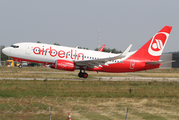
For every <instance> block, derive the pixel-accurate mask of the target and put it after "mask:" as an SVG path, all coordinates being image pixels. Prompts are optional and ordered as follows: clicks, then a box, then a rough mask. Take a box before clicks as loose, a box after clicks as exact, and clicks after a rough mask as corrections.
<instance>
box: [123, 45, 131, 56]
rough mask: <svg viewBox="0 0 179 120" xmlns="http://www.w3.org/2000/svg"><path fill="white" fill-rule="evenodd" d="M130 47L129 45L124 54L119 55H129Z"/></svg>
mask: <svg viewBox="0 0 179 120" xmlns="http://www.w3.org/2000/svg"><path fill="white" fill-rule="evenodd" d="M131 47H132V44H130V45H129V46H128V47H127V49H126V50H124V52H123V53H122V54H121V57H125V56H126V55H127V54H128V53H129V51H130V49H131Z"/></svg>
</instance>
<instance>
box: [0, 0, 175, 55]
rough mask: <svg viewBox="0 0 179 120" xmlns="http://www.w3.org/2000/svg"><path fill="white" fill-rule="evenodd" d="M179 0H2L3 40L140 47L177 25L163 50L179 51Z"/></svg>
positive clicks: (3, 42)
mask: <svg viewBox="0 0 179 120" xmlns="http://www.w3.org/2000/svg"><path fill="white" fill-rule="evenodd" d="M178 5H179V1H178V0H172V1H169V0H150V1H149V0H148V1H147V0H123V1H122V0H11V1H10V0H8V1H7V0H6V1H5V0H4V1H3V0H1V1H0V42H1V43H0V44H1V45H5V46H10V45H11V44H13V43H18V42H37V41H40V42H43V43H49V44H53V43H59V44H61V45H64V46H70V47H76V46H81V47H87V48H89V49H92V50H94V49H95V48H96V47H98V29H99V28H100V43H101V44H100V45H101V46H102V45H103V44H106V48H116V49H118V50H121V51H123V50H124V49H125V48H126V47H127V46H128V45H129V44H133V47H132V50H137V49H139V48H140V47H141V46H142V45H144V44H145V43H146V42H147V41H148V40H149V39H150V38H151V37H152V36H153V35H154V34H155V33H156V32H158V31H159V30H160V29H161V28H162V27H163V26H165V25H170V26H173V29H172V32H171V34H170V37H169V39H168V42H167V44H166V46H165V49H164V52H173V51H179V47H178V46H179V45H178V44H179V40H178V38H179V13H178V11H179V7H178Z"/></svg>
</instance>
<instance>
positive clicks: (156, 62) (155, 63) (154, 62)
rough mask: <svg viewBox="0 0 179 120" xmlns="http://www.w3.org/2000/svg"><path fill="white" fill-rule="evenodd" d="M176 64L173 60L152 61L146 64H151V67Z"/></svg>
mask: <svg viewBox="0 0 179 120" xmlns="http://www.w3.org/2000/svg"><path fill="white" fill-rule="evenodd" d="M172 62H175V60H171V61H162V60H159V61H151V62H146V64H151V65H157V64H165V63H172Z"/></svg>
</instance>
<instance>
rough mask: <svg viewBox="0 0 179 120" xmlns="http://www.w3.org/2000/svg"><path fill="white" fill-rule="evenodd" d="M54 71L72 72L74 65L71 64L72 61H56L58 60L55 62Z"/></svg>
mask: <svg viewBox="0 0 179 120" xmlns="http://www.w3.org/2000/svg"><path fill="white" fill-rule="evenodd" d="M55 69H59V70H67V71H74V70H75V63H74V62H72V61H67V60H60V59H58V60H56V61H55Z"/></svg>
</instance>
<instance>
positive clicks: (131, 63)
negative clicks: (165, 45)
mask: <svg viewBox="0 0 179 120" xmlns="http://www.w3.org/2000/svg"><path fill="white" fill-rule="evenodd" d="M134 67H135V60H133V59H131V60H130V69H134Z"/></svg>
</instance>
